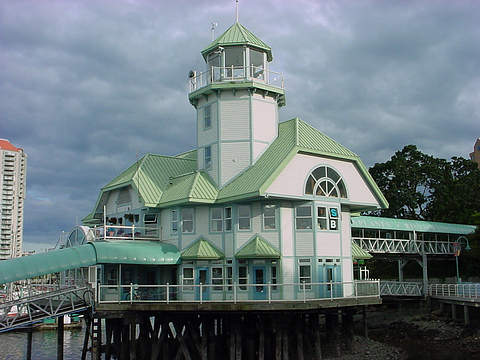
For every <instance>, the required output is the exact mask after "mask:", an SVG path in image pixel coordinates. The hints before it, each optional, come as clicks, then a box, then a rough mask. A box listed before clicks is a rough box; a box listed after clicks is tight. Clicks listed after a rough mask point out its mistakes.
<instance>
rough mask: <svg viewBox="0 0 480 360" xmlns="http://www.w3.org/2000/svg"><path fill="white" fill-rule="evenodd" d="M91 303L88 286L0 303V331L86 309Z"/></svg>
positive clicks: (91, 297) (91, 296) (90, 292)
mask: <svg viewBox="0 0 480 360" xmlns="http://www.w3.org/2000/svg"><path fill="white" fill-rule="evenodd" d="M92 304H93V294H92V291H91V290H90V288H88V287H86V286H84V287H79V286H75V287H69V288H64V289H60V290H55V291H48V292H45V293H42V294H37V295H34V296H30V297H25V298H23V299H18V300H13V301H9V302H6V303H3V304H0V333H1V332H5V331H8V330H12V329H13V328H16V327H21V326H26V325H31V324H34V323H37V322H40V321H42V320H44V319H47V318H51V317H58V316H62V315H66V314H71V313H78V312H82V311H85V310H87V309H88V308H89V307H90V306H92Z"/></svg>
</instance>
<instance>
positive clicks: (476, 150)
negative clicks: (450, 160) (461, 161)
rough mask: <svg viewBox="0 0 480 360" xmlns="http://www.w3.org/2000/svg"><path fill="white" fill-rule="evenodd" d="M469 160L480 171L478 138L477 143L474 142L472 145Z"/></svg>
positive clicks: (479, 144)
mask: <svg viewBox="0 0 480 360" xmlns="http://www.w3.org/2000/svg"><path fill="white" fill-rule="evenodd" d="M470 160H472V161H474V162H476V163H477V164H478V168H479V169H480V138H478V139H477V141H475V145H473V152H471V153H470Z"/></svg>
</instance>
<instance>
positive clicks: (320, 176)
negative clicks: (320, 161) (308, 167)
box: [305, 165, 347, 198]
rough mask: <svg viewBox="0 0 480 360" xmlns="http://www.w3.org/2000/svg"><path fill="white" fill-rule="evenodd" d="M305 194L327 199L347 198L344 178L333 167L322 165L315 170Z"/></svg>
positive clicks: (308, 181)
mask: <svg viewBox="0 0 480 360" xmlns="http://www.w3.org/2000/svg"><path fill="white" fill-rule="evenodd" d="M305 194H307V195H315V196H327V197H340V198H346V197H347V189H346V187H345V183H344V181H343V179H342V177H341V176H340V175H339V174H338V173H337V172H336V171H335V170H333V169H332V168H331V167H328V166H326V165H322V166H319V167H317V168H316V169H315V170H313V171H312V172H311V173H310V175H309V176H308V179H307V183H306V185H305Z"/></svg>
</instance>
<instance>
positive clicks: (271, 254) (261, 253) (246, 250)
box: [235, 235, 280, 259]
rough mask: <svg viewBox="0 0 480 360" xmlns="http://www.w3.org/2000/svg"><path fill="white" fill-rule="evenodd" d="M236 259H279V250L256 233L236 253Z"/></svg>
mask: <svg viewBox="0 0 480 360" xmlns="http://www.w3.org/2000/svg"><path fill="white" fill-rule="evenodd" d="M235 257H236V258H237V259H279V258H280V252H279V251H278V250H277V249H275V248H274V247H273V246H272V245H270V244H269V243H268V241H266V240H265V239H263V238H262V237H260V236H259V235H256V236H255V237H254V238H253V239H251V240H250V241H249V242H248V243H247V244H246V245H245V246H244V247H243V248H241V249H240V250H239V251H238V252H237V253H236V254H235Z"/></svg>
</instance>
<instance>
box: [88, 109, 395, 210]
mask: <svg viewBox="0 0 480 360" xmlns="http://www.w3.org/2000/svg"><path fill="white" fill-rule="evenodd" d="M297 153H309V154H314V155H319V156H326V157H331V158H338V159H342V160H346V161H350V162H352V163H353V164H354V165H355V166H356V168H357V169H358V170H359V172H360V174H361V175H362V176H363V178H364V180H365V182H366V183H367V185H368V186H369V187H370V189H371V191H372V192H373V193H374V194H375V195H376V197H377V200H378V202H379V204H380V206H381V207H383V208H386V207H388V202H387V200H386V199H385V197H384V196H383V194H382V192H381V191H380V189H379V188H378V186H377V185H376V184H375V181H374V180H373V178H372V177H371V176H370V174H369V172H368V170H367V168H366V167H365V165H364V164H363V162H362V161H361V159H360V158H359V157H358V156H357V155H356V154H355V153H353V152H352V151H350V150H348V149H347V148H346V147H344V146H342V145H341V144H339V143H337V142H336V141H334V140H333V139H331V138H330V137H328V136H326V135H324V134H322V133H321V132H320V131H318V130H317V129H315V128H313V127H312V126H310V125H308V124H306V123H304V122H303V121H302V120H300V119H298V118H295V119H292V120H289V121H285V122H282V123H280V124H279V130H278V137H277V138H276V139H275V141H274V142H273V143H272V144H271V145H270V146H269V147H268V148H267V150H266V151H265V152H264V153H263V154H262V155H261V156H260V158H259V159H258V160H257V161H256V162H255V164H254V165H252V166H250V167H249V168H248V169H246V170H245V171H244V172H242V173H241V174H240V175H239V176H237V177H236V178H234V179H233V180H232V181H231V182H230V183H228V184H227V185H226V186H225V187H223V188H222V189H218V188H217V187H216V185H215V184H214V182H213V181H212V180H211V178H210V177H209V175H208V174H206V173H205V172H203V171H197V163H196V160H194V159H193V158H194V154H195V152H193V151H190V152H187V153H184V154H180V155H177V157H168V156H160V155H151V154H149V155H146V156H145V157H144V158H142V159H141V160H139V161H138V162H137V163H135V164H133V165H132V166H131V167H130V168H128V169H127V170H125V171H124V172H123V173H122V174H120V175H119V176H117V177H116V178H115V179H114V180H112V181H111V182H110V183H109V184H107V185H106V186H105V187H104V188H103V189H102V192H101V193H100V196H99V198H98V200H97V204H96V206H95V210H96V213H97V214H96V215H97V217H98V215H99V213H101V212H102V211H101V210H100V206H101V203H102V201H106V196H105V195H106V192H107V191H110V190H113V189H118V188H121V187H124V186H128V185H131V186H133V187H134V188H135V189H136V190H137V191H138V193H139V194H140V197H141V200H142V201H143V203H144V205H145V206H149V207H168V206H172V205H177V204H184V203H188V202H198V203H214V202H219V203H225V202H230V201H237V200H244V199H251V198H258V197H261V196H265V194H266V190H267V189H268V187H269V186H270V185H271V184H272V182H273V181H274V180H275V179H276V177H277V176H278V175H279V174H280V172H281V171H282V170H283V169H284V168H285V166H286V165H287V164H288V162H289V161H290V160H291V159H292V158H293V157H294V156H295V155H296V154H297ZM102 199H103V200H102ZM359 210H361V209H359Z"/></svg>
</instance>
